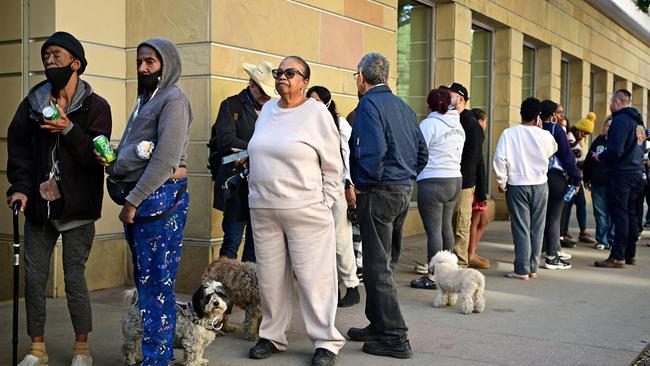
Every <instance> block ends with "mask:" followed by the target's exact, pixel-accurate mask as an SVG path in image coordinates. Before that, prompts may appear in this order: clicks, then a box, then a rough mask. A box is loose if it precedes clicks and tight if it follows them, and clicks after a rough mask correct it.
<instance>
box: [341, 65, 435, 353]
mask: <svg viewBox="0 0 650 366" xmlns="http://www.w3.org/2000/svg"><path fill="white" fill-rule="evenodd" d="M388 71H389V64H388V60H387V59H386V57H384V56H382V55H380V54H378V53H374V52H373V53H369V54H367V55H365V56H363V58H362V59H361V61H360V62H359V65H358V66H357V72H356V73H355V74H354V77H355V79H356V81H357V89H358V91H359V95H360V96H362V97H361V99H360V101H359V105H358V106H357V109H356V114H355V122H354V126H353V128H352V137H351V138H350V151H351V152H352V153H351V154H350V170H351V173H352V181H353V182H354V183H355V184H356V193H357V197H348V203H349V204H351V205H352V206H353V207H355V206H357V211H358V216H359V224H360V231H361V240H362V246H363V281H364V283H365V286H366V295H367V296H366V317H367V318H368V320H369V321H370V324H369V325H368V326H366V327H365V328H350V329H349V330H348V336H349V337H350V339H352V340H353V341H363V342H365V343H364V344H363V348H362V349H363V351H364V352H366V353H370V354H374V355H378V356H391V357H396V358H410V357H412V356H413V352H412V351H411V345H410V343H409V340H408V337H407V331H408V329H407V328H406V324H405V322H404V318H403V317H402V312H401V310H400V306H399V300H398V296H397V288H396V285H395V279H394V278H393V271H394V269H395V266H396V265H397V261H398V259H399V254H400V251H401V247H402V226H403V224H404V219H405V218H406V214H407V212H408V208H409V203H410V201H411V193H412V191H413V182H414V181H415V177H416V176H417V175H418V173H420V171H422V169H424V167H425V166H426V164H427V158H428V151H427V146H426V142H425V140H424V136H422V133H421V132H420V129H419V127H418V123H417V120H416V116H415V112H414V111H413V110H412V109H411V108H410V107H409V106H408V105H407V104H406V103H405V102H404V101H403V100H402V99H401V98H399V97H397V96H396V95H394V94H393V93H392V92H391V90H390V88H389V87H388V85H386V83H387V81H388Z"/></svg>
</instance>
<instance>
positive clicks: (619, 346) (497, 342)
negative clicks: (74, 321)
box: [0, 222, 650, 366]
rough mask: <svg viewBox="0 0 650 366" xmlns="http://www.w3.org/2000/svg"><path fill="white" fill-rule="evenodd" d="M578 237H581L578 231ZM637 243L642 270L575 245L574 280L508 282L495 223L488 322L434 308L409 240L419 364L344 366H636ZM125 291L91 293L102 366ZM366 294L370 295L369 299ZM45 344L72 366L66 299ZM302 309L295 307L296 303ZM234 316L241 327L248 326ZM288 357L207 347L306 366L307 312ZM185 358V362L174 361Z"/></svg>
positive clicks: (409, 302) (242, 346) (2, 340)
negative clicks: (612, 263) (604, 265)
mask: <svg viewBox="0 0 650 366" xmlns="http://www.w3.org/2000/svg"><path fill="white" fill-rule="evenodd" d="M574 231H575V230H574ZM647 241H648V239H647V238H644V239H642V240H640V241H639V249H638V255H637V261H638V262H637V263H638V264H637V265H636V266H627V267H626V268H624V269H597V268H595V267H594V266H593V262H594V260H600V259H603V258H605V257H606V256H607V252H604V251H597V250H595V249H593V248H592V247H591V245H587V244H578V247H577V248H576V249H571V250H569V252H571V253H572V254H573V256H574V257H573V259H572V260H571V263H572V264H573V268H572V269H570V270H567V271H549V270H544V269H540V272H539V274H540V279H538V280H531V281H518V280H511V279H507V278H504V277H503V275H504V274H505V273H506V272H508V271H512V260H513V257H514V255H513V246H512V238H511V236H510V225H509V223H507V222H494V223H491V224H490V227H489V228H488V232H487V233H486V235H485V236H484V238H483V242H482V244H481V246H480V248H479V252H480V253H481V255H483V256H485V257H487V258H489V259H491V260H492V263H493V265H492V269H490V270H486V271H484V273H485V275H486V276H487V295H486V297H487V307H486V311H485V312H484V313H482V314H474V315H469V316H466V315H462V314H460V313H459V308H458V306H456V307H453V308H445V309H434V308H433V307H432V306H431V303H432V300H433V295H434V291H429V290H416V289H412V288H410V287H408V284H409V282H410V280H412V279H414V278H416V277H417V275H416V274H414V272H413V263H412V261H411V258H413V259H416V260H419V261H424V260H425V258H426V255H425V253H426V252H425V249H424V248H425V238H424V237H423V236H416V237H411V238H407V239H406V240H405V244H406V246H405V250H404V253H403V256H402V258H401V261H400V265H399V267H398V270H397V274H396V275H397V282H398V286H399V292H400V300H401V305H402V311H403V313H404V316H405V318H406V322H407V325H408V327H409V329H410V330H409V337H410V339H411V344H412V346H413V350H414V351H415V357H414V358H412V359H410V360H397V359H391V358H383V357H375V356H371V355H367V354H365V353H363V352H361V344H360V343H357V342H348V343H347V344H346V346H345V347H344V348H343V350H342V352H341V354H340V356H339V360H338V363H337V364H338V365H359V364H364V363H366V364H368V363H372V364H373V366H381V365H432V364H435V365H629V364H630V363H631V362H632V361H633V360H634V359H635V358H636V357H637V355H638V354H639V353H640V352H641V351H642V350H643V348H644V347H645V346H646V342H647V341H648V340H649V339H650V311H649V309H650V280H649V278H650V248H649V247H647V246H646V243H647ZM120 290H121V289H111V290H103V291H97V292H95V293H93V294H92V297H93V314H94V327H95V330H94V331H93V333H92V335H91V350H92V353H93V357H94V359H95V365H100V366H103V365H120V364H121V363H120V345H121V331H120V319H121V316H122V313H123V312H124V309H125V307H124V306H123V305H121V304H120ZM362 293H363V291H362ZM48 300H49V301H48V322H47V333H46V340H47V345H48V351H49V355H50V366H60V365H69V363H70V359H71V356H70V354H71V349H72V344H73V338H72V337H73V336H72V327H71V325H70V320H69V316H68V313H67V307H66V302H65V299H54V300H52V299H48ZM296 302H297V301H296ZM20 316H21V319H20V326H21V329H20V351H19V354H20V355H24V353H25V352H26V351H27V349H28V347H29V339H28V337H27V336H26V335H25V329H24V326H25V320H24V306H23V305H22V304H21V307H20ZM241 317H242V314H241V311H239V310H238V311H236V313H235V315H234V319H235V321H239V319H241ZM293 319H294V320H293V323H292V326H291V329H290V332H289V340H290V348H289V351H287V352H284V353H281V354H278V355H274V356H273V357H271V358H270V359H267V360H260V361H257V360H250V359H248V358H247V353H248V349H249V348H250V347H251V346H252V345H253V342H249V341H246V340H244V339H243V337H242V336H241V334H237V333H235V334H230V335H227V336H225V337H220V338H217V339H216V340H215V342H214V343H213V344H212V345H211V346H210V347H209V348H208V351H207V353H206V357H207V358H208V359H209V360H210V365H258V366H262V365H278V364H283V365H286V366H289V365H309V362H310V359H311V355H312V352H313V350H312V346H311V342H310V341H309V340H308V339H307V336H306V334H305V330H304V326H303V323H302V319H301V315H300V310H299V309H298V307H297V306H296V307H295V309H294V317H293ZM366 324H367V322H366V319H365V316H364V311H363V299H362V303H361V304H359V305H356V306H353V307H351V308H345V309H339V312H338V317H337V326H338V328H339V330H340V331H341V333H343V334H345V332H346V331H347V329H348V328H349V327H351V326H365V325H366ZM0 335H2V337H0V365H9V364H10V361H11V304H3V305H0ZM176 355H177V358H179V359H180V357H182V356H181V354H180V353H177V354H176Z"/></svg>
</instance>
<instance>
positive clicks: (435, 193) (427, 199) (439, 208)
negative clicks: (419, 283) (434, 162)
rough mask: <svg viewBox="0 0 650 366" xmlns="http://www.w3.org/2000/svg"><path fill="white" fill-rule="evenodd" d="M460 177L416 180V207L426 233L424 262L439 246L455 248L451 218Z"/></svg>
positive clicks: (458, 194)
mask: <svg viewBox="0 0 650 366" xmlns="http://www.w3.org/2000/svg"><path fill="white" fill-rule="evenodd" d="M462 183H463V178H461V177H456V178H428V179H422V180H420V181H418V211H419V212H420V217H421V218H422V223H423V224H424V231H425V232H426V233H427V264H428V263H429V261H430V260H431V258H433V256H434V255H436V253H438V252H439V251H441V250H449V251H451V250H452V249H454V228H453V226H452V218H453V214H454V208H455V207H456V201H458V197H459V196H460V191H461V186H462Z"/></svg>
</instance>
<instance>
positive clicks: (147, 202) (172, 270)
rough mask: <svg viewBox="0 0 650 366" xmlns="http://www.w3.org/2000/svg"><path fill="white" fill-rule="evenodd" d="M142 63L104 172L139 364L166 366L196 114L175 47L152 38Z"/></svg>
mask: <svg viewBox="0 0 650 366" xmlns="http://www.w3.org/2000/svg"><path fill="white" fill-rule="evenodd" d="M137 65H138V97H137V101H136V107H135V109H134V111H133V113H131V116H130V117H129V120H128V123H127V126H126V131H124V134H123V135H122V139H121V141H120V144H119V146H118V148H117V159H116V160H115V161H114V162H113V163H112V164H111V165H108V167H107V169H106V171H107V173H108V175H109V178H108V189H109V194H111V198H113V200H114V201H116V203H118V204H119V203H122V204H123V205H124V207H123V208H122V211H121V212H120V216H119V217H120V220H121V221H122V222H123V223H124V226H125V231H126V238H127V240H128V242H129V246H130V247H131V253H132V255H133V272H134V273H133V275H134V279H135V284H136V287H137V289H138V305H139V307H140V310H141V313H142V324H143V328H144V334H143V337H142V353H143V357H144V360H143V362H142V365H143V366H149V365H167V364H168V363H169V362H170V361H171V360H172V357H173V345H174V344H173V335H174V328H175V325H176V324H175V319H176V313H175V306H176V298H175V297H174V285H175V283H176V271H177V270H178V264H179V263H180V259H181V248H182V239H183V228H184V227H185V221H186V218H187V210H188V204H189V195H188V192H187V145H188V142H189V136H188V133H189V129H190V123H191V121H192V110H191V108H190V102H189V99H188V98H187V95H185V93H184V92H183V90H182V89H181V88H180V87H179V86H178V85H177V83H176V82H177V81H178V78H179V76H180V75H181V60H180V56H179V54H178V50H177V49H176V46H175V45H174V44H173V43H172V42H171V41H169V40H166V39H160V38H154V39H150V40H147V41H145V42H143V43H141V44H140V45H139V46H138V54H137ZM99 159H100V161H101V158H99ZM102 162H103V163H105V161H102Z"/></svg>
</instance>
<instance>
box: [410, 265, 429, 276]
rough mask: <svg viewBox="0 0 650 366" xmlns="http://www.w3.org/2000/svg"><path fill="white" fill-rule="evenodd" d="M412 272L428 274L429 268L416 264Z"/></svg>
mask: <svg viewBox="0 0 650 366" xmlns="http://www.w3.org/2000/svg"><path fill="white" fill-rule="evenodd" d="M413 270H415V273H417V274H423V275H425V274H429V267H428V266H425V265H423V264H416V265H415V268H414V269H413Z"/></svg>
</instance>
